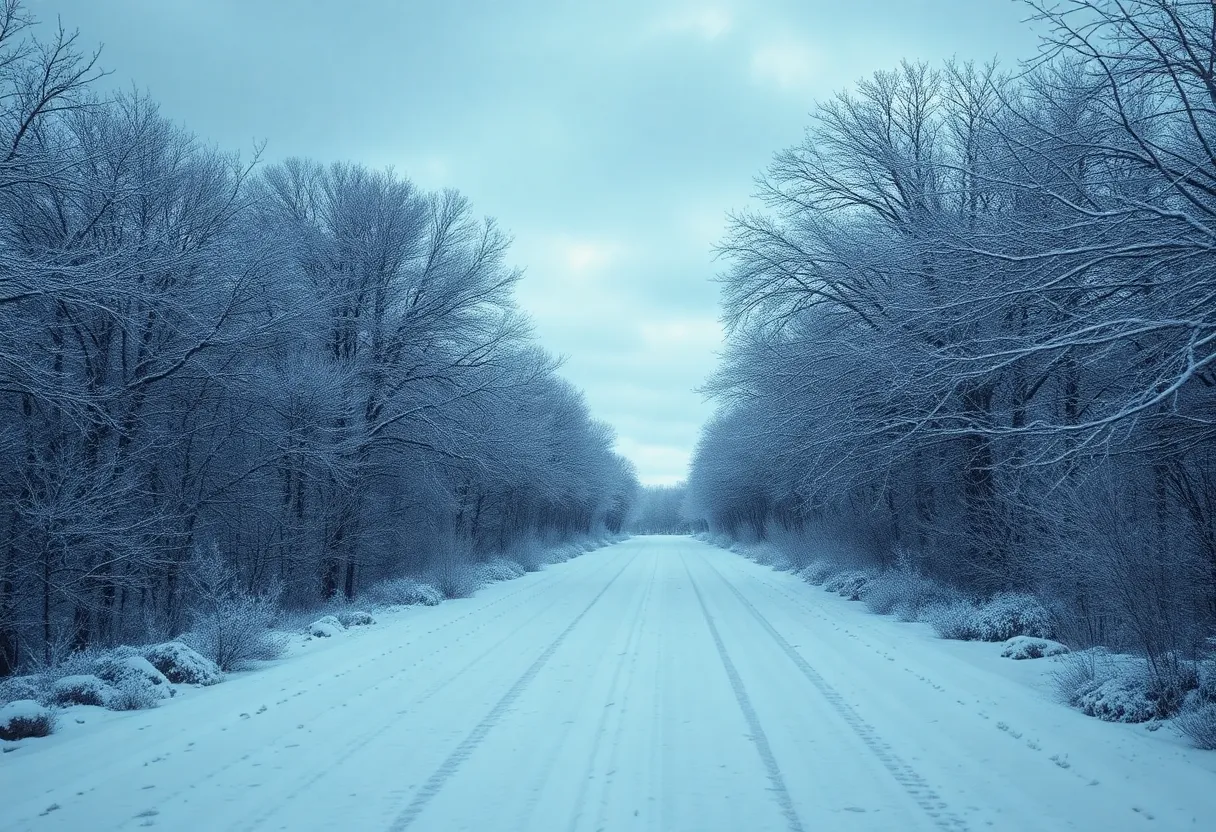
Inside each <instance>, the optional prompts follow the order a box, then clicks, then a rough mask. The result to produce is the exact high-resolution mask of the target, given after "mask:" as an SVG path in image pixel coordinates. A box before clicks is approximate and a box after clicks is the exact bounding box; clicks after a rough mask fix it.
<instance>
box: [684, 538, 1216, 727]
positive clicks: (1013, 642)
mask: <svg viewBox="0 0 1216 832" xmlns="http://www.w3.org/2000/svg"><path fill="white" fill-rule="evenodd" d="M697 537H698V539H700V540H702V541H704V542H706V543H711V544H713V545H715V546H719V547H721V548H725V549H729V550H730V551H732V552H735V553H738V554H741V555H743V556H744V557H747V558H750V559H751V560H754V561H755V562H757V563H759V564H761V565H765V566H771V567H773V568H774V569H779V570H782V571H788V572H792V573H793V574H795V575H797V576H798V577H800V578H802V579H803V580H805V581H806V582H807V583H809V584H812V585H814V586H821V587H823V588H824V589H825V590H827V591H828V592H834V593H837V594H839V595H841V596H842V597H844V598H848V599H850V600H853V601H861V602H862V603H864V604H865V605H866V606H867V607H868V608H869V609H870V611H872V612H874V613H877V614H880V615H894V616H895V617H897V618H898V619H899V620H901V621H906V622H923V623H925V624H928V625H929V626H930V627H932V628H933V631H934V632H935V633H936V634H937V635H938V636H939V637H941V638H944V639H952V640H957V641H975V642H1000V643H1001V652H1000V655H1001V656H1002V657H1004V658H1008V659H1014V660H1032V659H1043V658H1049V659H1052V660H1053V661H1054V662H1056V663H1057V665H1055V669H1054V671H1053V673H1052V676H1053V678H1054V683H1055V688H1056V690H1057V692H1058V694H1059V696H1060V698H1061V699H1062V700H1063V701H1065V702H1066V703H1067V704H1069V705H1071V706H1072V707H1074V708H1076V709H1078V710H1080V711H1081V712H1082V713H1085V714H1087V715H1089V716H1093V717H1096V718H1098V719H1102V720H1105V721H1108V722H1124V723H1147V724H1148V727H1149V728H1150V730H1155V729H1156V728H1157V727H1159V725H1161V724H1164V723H1163V722H1162V721H1163V720H1170V721H1171V723H1172V724H1173V726H1174V728H1175V729H1177V731H1178V732H1179V733H1181V734H1182V735H1183V736H1184V737H1186V738H1187V739H1189V740H1190V741H1191V742H1192V743H1193V744H1194V745H1196V746H1197V747H1199V748H1204V749H1213V750H1216V656H1210V657H1208V658H1206V659H1199V660H1196V659H1186V658H1183V657H1181V656H1175V655H1166V656H1164V657H1161V658H1159V659H1158V660H1157V661H1156V662H1153V661H1149V660H1148V659H1145V658H1142V657H1139V656H1134V655H1126V654H1121V653H1116V652H1112V651H1111V650H1108V649H1106V648H1102V647H1096V648H1090V649H1085V650H1077V651H1070V649H1069V647H1068V646H1067V645H1065V644H1064V643H1062V642H1061V641H1058V640H1055V639H1056V638H1057V637H1058V636H1059V635H1060V633H1058V632H1057V629H1058V628H1057V627H1056V625H1055V621H1054V619H1053V616H1052V614H1051V612H1050V610H1049V609H1048V607H1047V606H1046V605H1044V604H1043V603H1042V602H1041V601H1040V600H1039V599H1038V598H1036V597H1035V596H1033V595H1030V594H1028V593H1017V592H1005V593H998V594H996V595H994V596H991V597H988V598H982V599H977V598H971V597H968V596H966V595H965V594H963V593H961V592H959V591H958V590H956V589H953V588H951V587H948V586H945V585H943V584H941V583H939V582H937V581H934V580H933V579H931V578H928V577H925V576H923V575H921V574H919V573H917V572H916V571H915V570H914V569H910V568H908V567H907V566H906V565H900V566H897V567H896V568H891V569H887V570H885V571H879V570H877V569H873V568H867V567H858V566H856V565H848V564H841V563H836V562H834V561H832V560H829V559H826V558H822V557H819V558H815V559H812V560H809V561H805V560H804V559H802V558H800V557H798V556H796V555H794V556H791V555H790V554H788V553H787V552H786V551H783V550H787V549H788V545H787V546H781V545H774V544H772V543H768V542H760V543H739V542H735V541H731V540H729V539H728V538H725V537H723V536H721V535H709V534H702V535H698V536H697ZM799 561H802V565H800V566H799V565H796V564H797V563H798V562H799Z"/></svg>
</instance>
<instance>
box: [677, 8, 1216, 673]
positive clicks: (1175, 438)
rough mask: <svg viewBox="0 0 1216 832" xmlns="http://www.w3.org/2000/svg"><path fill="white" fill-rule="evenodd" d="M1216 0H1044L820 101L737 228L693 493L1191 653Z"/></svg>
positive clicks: (831, 541)
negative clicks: (961, 46) (978, 42)
mask: <svg viewBox="0 0 1216 832" xmlns="http://www.w3.org/2000/svg"><path fill="white" fill-rule="evenodd" d="M1214 8H1216V7H1214V6H1213V4H1211V3H1210V2H1206V0H1204V2H1186V1H1184V0H1122V1H1121V2H1106V0H1065V1H1064V2H1060V3H1053V4H1038V3H1032V4H1029V5H1028V9H1029V10H1030V11H1031V13H1032V14H1033V15H1034V17H1035V19H1036V20H1037V25H1038V26H1039V27H1041V30H1042V31H1043V32H1044V33H1045V35H1044V40H1043V44H1042V50H1041V53H1040V55H1039V56H1038V57H1037V58H1036V59H1035V60H1033V61H1030V62H1029V63H1028V64H1025V65H1023V66H1020V67H1016V68H1013V67H1010V68H1007V69H1002V68H1001V67H1000V66H998V65H995V64H993V65H985V66H980V65H975V64H971V63H962V62H949V63H946V64H944V65H940V66H930V65H925V64H914V63H903V64H901V65H900V66H898V67H896V68H894V69H892V70H890V71H882V72H878V73H875V74H874V75H873V76H872V77H869V78H867V79H865V80H863V81H861V82H860V83H859V84H857V86H856V87H855V88H853V89H850V90H848V91H845V92H841V93H839V94H837V95H836V96H835V97H833V98H831V99H830V100H828V101H825V102H823V103H821V104H820V105H818V107H817V109H816V110H815V111H814V114H813V121H812V123H811V125H810V127H809V128H808V130H807V132H806V135H805V138H804V139H803V140H802V141H801V142H800V143H799V144H797V145H795V146H793V147H791V148H789V149H787V150H785V151H783V152H781V153H779V154H777V155H776V157H775V158H774V160H773V161H772V163H771V165H770V166H769V167H768V169H767V171H766V172H765V173H764V174H763V176H761V177H760V178H759V180H758V182H759V197H760V200H761V202H760V204H759V205H758V206H757V207H756V209H755V210H751V211H746V212H743V213H740V214H738V215H736V216H734V217H732V222H731V230H730V232H729V236H728V238H727V239H726V240H725V241H724V243H723V244H722V252H723V254H724V256H725V258H726V261H727V263H728V267H727V270H726V271H725V273H724V274H723V276H722V287H721V291H722V308H723V315H724V319H725V321H726V323H727V325H728V328H729V329H728V331H729V346H728V351H727V355H726V357H725V360H724V362H723V364H722V366H721V369H720V371H719V372H718V373H717V375H716V376H715V378H714V379H713V381H712V383H711V385H710V391H711V392H712V394H713V395H714V396H716V398H717V401H718V403H719V405H720V407H719V410H718V413H717V415H716V417H715V418H714V420H713V421H712V423H711V424H709V425H708V426H707V427H706V429H705V431H704V433H703V435H702V437H701V440H700V444H699V447H698V449H697V453H696V456H695V461H694V464H693V469H692V474H691V479H690V484H689V488H690V497H689V512H690V514H691V515H692V516H694V517H697V518H703V519H705V520H706V521H707V522H708V523H709V525H710V526H711V528H712V529H713V530H715V531H717V532H722V533H726V534H729V535H731V536H733V537H734V538H736V539H744V540H747V539H753V540H754V539H776V540H790V539H793V540H796V541H797V545H794V546H791V547H790V550H791V551H796V552H801V553H802V555H801V557H803V558H809V557H825V556H827V557H832V558H835V559H837V560H841V561H847V562H850V563H856V564H859V565H866V566H868V567H871V568H877V569H893V568H899V569H904V570H907V571H909V572H914V573H916V574H918V575H922V576H926V577H929V578H932V579H936V580H937V581H940V582H943V583H945V584H948V585H950V586H952V587H954V588H956V589H959V590H962V591H964V592H966V593H968V594H970V595H972V596H973V597H976V598H985V597H992V596H993V595H995V594H997V593H1000V592H1009V591H1020V592H1031V593H1034V594H1035V595H1037V596H1038V597H1039V598H1040V599H1042V600H1043V602H1044V603H1045V604H1046V605H1047V607H1048V609H1049V610H1050V611H1051V612H1052V615H1053V619H1054V622H1055V623H1054V628H1055V629H1056V631H1057V633H1058V635H1059V636H1060V637H1062V638H1064V639H1065V640H1067V641H1068V642H1069V643H1070V644H1072V645H1074V646H1081V647H1084V646H1089V645H1095V644H1101V645H1106V646H1110V647H1113V648H1116V649H1121V650H1129V651H1134V652H1137V653H1139V654H1140V655H1142V656H1145V657H1147V659H1148V660H1149V662H1150V665H1151V667H1152V670H1153V673H1154V674H1155V675H1156V677H1157V679H1158V680H1159V681H1162V683H1163V684H1164V683H1165V682H1168V681H1169V680H1170V679H1171V678H1173V679H1176V678H1178V677H1179V676H1180V675H1185V674H1186V673H1188V672H1190V671H1188V670H1187V667H1189V665H1187V662H1188V661H1189V660H1192V659H1194V658H1196V657H1197V656H1198V655H1200V654H1202V653H1203V652H1204V650H1205V640H1207V639H1210V638H1211V637H1212V636H1213V634H1216V444H1214V442H1213V439H1214V438H1216V436H1214V432H1216V84H1214V82H1213V70H1212V67H1213V66H1214V65H1216V41H1214V40H1213V37H1212V32H1213V31H1216V19H1214V16H1213V13H1214ZM1210 644H1211V642H1210V641H1208V642H1207V646H1210ZM1192 684H1193V683H1192ZM1184 686H1185V683H1184Z"/></svg>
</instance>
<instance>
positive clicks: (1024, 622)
mask: <svg viewBox="0 0 1216 832" xmlns="http://www.w3.org/2000/svg"><path fill="white" fill-rule="evenodd" d="M924 617H925V620H926V621H927V622H928V623H929V624H931V625H932V626H933V629H935V630H936V631H937V634H938V635H939V636H941V637H942V638H950V639H958V640H960V641H1006V640H1008V639H1011V638H1013V637H1014V636H1034V637H1036V638H1051V637H1052V635H1053V634H1054V633H1053V631H1052V626H1051V620H1050V617H1049V615H1048V613H1047V610H1046V609H1044V608H1043V605H1042V604H1040V603H1039V601H1038V599H1036V598H1035V597H1034V596H1032V595H1025V594H1022V593H1014V592H1008V593H1002V594H1000V595H997V596H995V597H994V598H992V600H990V601H988V602H986V603H982V604H974V603H971V602H968V601H963V600H954V601H948V602H946V603H941V604H934V605H933V606H931V607H929V608H928V609H926V610H925V616H924Z"/></svg>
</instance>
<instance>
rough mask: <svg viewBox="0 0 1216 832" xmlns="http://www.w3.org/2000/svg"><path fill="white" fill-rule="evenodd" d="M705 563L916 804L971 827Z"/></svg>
mask: <svg viewBox="0 0 1216 832" xmlns="http://www.w3.org/2000/svg"><path fill="white" fill-rule="evenodd" d="M705 565H706V566H707V567H708V568H709V570H710V571H711V572H713V573H714V575H716V576H717V577H718V579H719V580H720V581H722V583H723V584H725V585H726V588H727V589H729V590H730V591H731V593H732V594H733V595H734V596H735V597H736V598H738V599H739V603H740V604H742V605H743V607H744V608H745V609H746V610H747V611H748V612H750V613H751V614H752V617H754V618H755V619H756V621H757V622H758V623H759V624H760V626H761V627H763V628H764V631H765V632H767V633H768V634H769V635H770V636H771V637H772V639H773V641H775V642H776V643H777V646H778V647H780V648H781V652H783V653H785V655H786V656H787V657H788V658H789V660H790V661H792V662H793V663H794V666H795V667H797V668H798V670H800V671H801V672H802V675H803V676H805V677H806V678H807V680H808V681H809V682H810V683H811V684H812V685H814V686H815V688H816V689H817V690H818V691H819V693H820V695H821V696H823V698H824V699H825V700H827V702H828V704H829V705H831V706H832V708H833V709H835V711H836V712H837V713H838V714H839V715H840V717H841V718H842V719H843V720H844V721H845V723H846V724H847V725H848V726H849V727H850V728H852V729H853V733H855V734H856V735H857V736H858V738H859V739H860V740H861V741H862V742H863V743H864V744H865V745H866V747H867V748H869V749H870V751H871V752H872V753H873V754H874V756H875V757H877V758H878V760H879V762H881V763H882V764H883V767H885V768H886V769H887V771H889V772H890V773H891V776H892V777H894V778H895V781H896V782H897V783H899V784H900V785H901V786H902V787H903V789H904V791H906V792H907V793H908V795H909V796H910V797H911V798H912V799H913V800H914V801H915V802H916V804H917V805H918V806H920V807H921V809H923V810H924V811H925V813H926V814H927V815H928V816H929V817H930V818H932V819H933V822H934V824H935V825H937V826H938V827H939V828H941V829H949V830H954V832H963V830H966V829H967V828H968V826H967V823H966V821H964V820H963V819H962V818H960V817H958V816H957V815H954V814H953V813H951V812H950V810H949V807H948V806H947V805H946V803H945V802H944V801H943V800H942V798H941V797H940V796H939V795H938V794H937V792H936V791H935V790H934V789H933V788H932V787H931V786H930V785H929V784H928V783H927V782H926V781H925V779H924V778H923V777H921V776H920V775H919V774H917V773H916V770H915V769H913V768H912V766H910V765H908V764H907V763H906V762H904V761H903V759H902V758H900V756H899V755H898V754H896V753H895V751H894V749H892V748H891V746H890V745H889V744H888V743H887V742H886V741H885V740H884V739H883V738H882V737H881V736H880V735H879V733H878V732H877V731H876V730H875V729H874V726H872V725H870V724H869V723H868V722H866V721H865V720H864V719H862V718H861V715H860V714H858V713H857V711H855V710H854V709H853V706H852V705H850V704H849V703H848V702H847V701H845V698H844V697H843V696H842V695H841V694H840V692H839V691H837V690H836V689H835V688H834V687H832V686H831V685H830V684H828V681H827V680H826V679H824V678H823V677H822V676H821V675H819V672H818V671H817V670H815V668H813V667H811V665H810V663H809V662H807V660H806V659H804V658H803V657H802V655H801V654H800V653H799V652H798V651H797V650H795V649H794V648H793V646H791V645H790V643H789V642H788V641H786V639H785V637H784V636H783V635H781V633H779V632H777V629H776V628H775V627H773V625H772V624H771V623H769V620H768V619H767V618H765V617H764V614H763V613H761V612H760V610H758V609H756V607H755V605H753V604H752V602H751V601H749V600H747V598H746V597H745V596H744V595H743V593H742V592H740V591H739V590H738V588H737V587H735V585H734V584H732V583H731V582H730V581H729V580H727V579H726V577H724V576H723V575H722V573H721V572H719V571H718V569H717V567H715V566H714V565H713V564H712V563H710V562H709V561H708V560H706V561H705ZM685 568H686V569H687V568H688V567H687V564H685ZM690 577H691V576H690ZM693 589H696V585H695V584H694V585H693ZM698 597H699V594H698Z"/></svg>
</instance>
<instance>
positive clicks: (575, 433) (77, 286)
mask: <svg viewBox="0 0 1216 832" xmlns="http://www.w3.org/2000/svg"><path fill="white" fill-rule="evenodd" d="M35 33H36V30H35V28H32V21H31V20H30V19H29V18H28V16H27V15H26V13H25V12H24V11H23V10H22V8H21V7H20V4H19V3H18V2H17V0H4V2H3V4H2V5H0V675H4V674H7V673H11V672H14V670H15V669H16V668H19V667H21V666H28V665H31V664H38V663H49V662H54V661H56V660H57V659H58V658H60V657H62V656H63V655H65V654H66V653H68V652H71V651H73V650H78V649H80V648H83V647H86V646H93V645H99V646H105V645H111V644H115V643H119V642H126V643H139V642H141V641H144V640H149V639H152V638H167V637H170V636H173V635H176V634H177V633H179V632H181V631H182V630H183V629H185V628H186V627H187V626H189V623H190V619H191V616H192V615H193V614H194V613H195V612H196V606H197V604H196V601H197V600H198V598H197V594H198V586H199V580H198V575H199V574H200V569H199V568H198V564H199V563H203V564H204V568H202V572H203V573H208V570H211V571H210V573H208V574H211V573H214V570H215V568H216V563H215V561H216V560H217V559H218V560H219V561H220V562H221V565H222V567H223V570H225V571H224V574H230V575H232V576H235V580H236V581H237V582H238V583H239V587H238V588H237V589H238V590H239V591H240V592H243V593H246V594H247V595H248V596H250V597H258V596H262V595H266V594H274V595H276V597H278V598H280V599H281V600H282V602H283V603H285V604H288V605H297V606H307V605H309V604H314V603H317V602H319V601H321V600H324V599H327V598H333V597H335V596H337V597H346V598H350V597H353V596H355V595H357V594H358V593H360V592H361V591H362V590H363V589H364V588H366V587H367V586H368V585H369V584H371V583H373V582H375V581H379V580H381V579H386V578H391V577H394V576H401V575H409V574H413V575H420V574H425V573H427V571H428V570H434V569H438V568H443V567H444V566H445V565H448V564H451V563H453V562H468V561H477V560H481V559H484V558H488V557H490V556H491V555H494V554H497V553H501V552H503V551H506V550H514V549H520V548H521V547H522V548H526V547H528V546H533V545H535V543H536V541H546V542H555V541H558V540H566V539H571V538H574V537H577V536H579V535H584V534H587V533H589V532H593V531H597V530H603V529H605V528H606V529H607V530H610V531H618V530H619V529H620V527H621V524H622V523H623V521H624V518H625V515H626V514H627V513H628V511H629V508H630V503H631V500H632V498H633V492H634V489H635V488H636V479H635V477H634V474H633V471H632V468H631V466H630V465H629V464H628V463H627V462H626V461H624V460H623V459H622V458H620V457H619V456H617V455H616V454H615V453H614V452H613V450H612V447H613V436H612V434H611V431H610V429H609V428H608V427H607V426H605V425H603V424H601V423H598V422H596V421H594V420H593V419H592V418H591V417H590V415H589V414H588V411H587V408H586V406H585V404H584V402H583V399H582V397H581V394H580V393H579V392H578V391H577V390H575V389H573V388H572V387H571V386H570V385H569V384H568V383H566V382H565V381H563V380H562V379H561V378H560V377H559V376H558V375H556V370H557V364H558V362H556V361H555V360H554V359H553V358H552V357H551V356H549V355H547V354H546V353H545V352H543V351H542V350H541V349H540V348H539V347H538V346H537V344H536V343H535V341H534V339H533V338H532V336H531V335H530V332H529V325H528V322H527V320H526V319H525V318H524V316H523V315H522V314H521V313H520V312H519V310H518V309H517V308H516V306H515V305H514V302H513V300H512V288H513V285H514V284H515V282H516V281H517V280H518V278H519V276H520V274H519V272H518V271H517V270H515V269H514V268H512V267H511V266H510V265H509V257H508V243H509V240H508V238H507V236H506V235H505V233H504V232H503V231H502V230H501V229H500V228H498V227H497V226H496V225H495V224H494V223H493V222H491V221H488V220H483V219H481V218H479V217H478V216H477V215H476V213H475V212H474V210H473V208H472V206H471V205H470V204H469V202H468V200H467V199H466V198H464V197H463V196H461V195H460V194H459V193H457V192H455V191H444V192H441V193H427V192H423V191H420V190H419V189H418V188H416V187H415V186H414V185H413V184H411V182H410V181H409V180H408V179H407V178H405V177H404V176H401V175H399V174H396V173H394V172H392V171H380V170H369V169H366V168H364V167H361V166H359V165H355V164H342V163H339V164H321V163H318V162H314V161H311V160H305V159H290V160H286V161H281V162H276V163H273V164H270V163H262V162H260V161H259V159H258V158H257V155H256V154H255V155H254V158H242V157H241V156H239V155H237V154H235V153H230V152H226V151H223V150H220V149H217V148H214V147H211V146H209V145H207V144H206V143H204V142H203V141H202V140H200V139H199V138H197V137H196V136H193V135H191V134H190V133H188V132H186V131H185V130H183V129H181V128H180V127H178V126H176V125H175V124H174V123H172V122H171V121H170V120H168V119H167V118H165V117H164V116H162V115H161V114H160V113H159V112H158V110H157V106H156V104H155V103H154V102H153V101H152V100H149V99H148V98H147V97H145V96H142V95H139V94H124V95H119V96H117V97H105V96H102V95H101V94H100V93H99V92H97V91H96V90H95V87H96V84H95V82H96V81H97V80H98V78H99V76H100V73H99V71H98V69H97V66H98V64H97V62H96V55H92V54H90V53H89V52H88V51H85V50H83V49H82V47H81V46H80V45H79V43H78V40H77V38H76V37H74V36H73V35H71V34H68V33H65V32H63V31H60V32H58V33H57V34H55V33H54V32H52V33H51V34H50V36H49V37H46V36H45V35H44V36H41V38H40V39H39V38H38V37H36V35H35Z"/></svg>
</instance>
